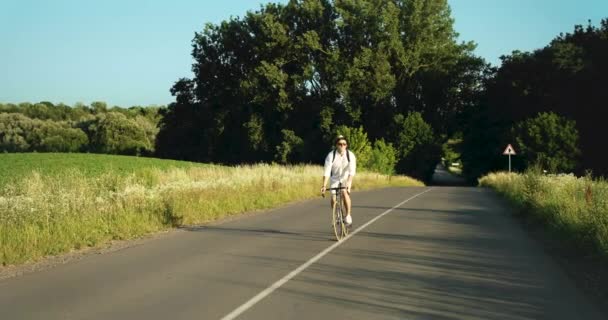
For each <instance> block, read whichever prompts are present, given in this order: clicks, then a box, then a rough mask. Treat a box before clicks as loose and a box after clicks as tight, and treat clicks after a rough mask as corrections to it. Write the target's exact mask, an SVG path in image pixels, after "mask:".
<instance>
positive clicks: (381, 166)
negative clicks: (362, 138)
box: [369, 139, 398, 175]
mask: <svg viewBox="0 0 608 320" xmlns="http://www.w3.org/2000/svg"><path fill="white" fill-rule="evenodd" d="M397 159H398V158H397V150H395V148H393V144H391V143H386V142H385V141H384V139H380V140H376V142H374V148H373V149H372V153H371V157H370V161H369V169H370V170H372V171H375V172H379V173H382V174H386V175H393V174H395V165H396V164H397Z"/></svg>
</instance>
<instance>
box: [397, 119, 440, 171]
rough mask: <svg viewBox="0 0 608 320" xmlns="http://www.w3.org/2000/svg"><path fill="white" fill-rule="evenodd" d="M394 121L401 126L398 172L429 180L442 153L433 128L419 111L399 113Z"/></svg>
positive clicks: (398, 139)
mask: <svg viewBox="0 0 608 320" xmlns="http://www.w3.org/2000/svg"><path fill="white" fill-rule="evenodd" d="M394 121H395V124H396V125H397V127H398V128H399V133H398V135H397V138H396V142H395V147H396V149H397V152H398V157H399V162H397V172H398V173H407V174H410V175H412V176H413V177H415V178H418V179H422V180H425V181H429V180H430V179H431V177H432V175H433V172H434V170H435V165H436V164H437V163H438V162H439V157H440V155H441V146H440V145H439V143H438V142H437V140H436V138H435V134H434V132H433V128H432V127H431V126H430V125H429V124H428V123H426V122H425V121H424V119H423V118H422V115H421V114H420V113H418V112H412V113H409V114H408V115H407V117H404V116H403V115H397V116H396V117H395V120H394Z"/></svg>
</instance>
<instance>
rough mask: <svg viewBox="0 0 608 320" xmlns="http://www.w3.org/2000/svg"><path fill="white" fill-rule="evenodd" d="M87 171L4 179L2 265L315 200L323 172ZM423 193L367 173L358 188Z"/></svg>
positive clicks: (402, 180) (260, 168)
mask: <svg viewBox="0 0 608 320" xmlns="http://www.w3.org/2000/svg"><path fill="white" fill-rule="evenodd" d="M64 157H66V158H70V157H71V156H68V155H64ZM103 157H105V156H103ZM98 160H102V159H101V158H100V159H98ZM124 161H130V159H129V158H128V157H124V158H121V160H120V161H119V162H124ZM155 161H161V162H162V161H163V160H155ZM68 163H69V161H68ZM5 166H6V164H5ZM82 166H83V165H82V162H78V165H75V166H69V167H67V168H63V167H62V169H61V170H60V174H58V173H57V171H54V170H50V171H48V172H47V171H44V170H35V171H31V172H29V173H24V172H20V173H19V177H18V178H15V177H9V178H5V181H10V183H8V182H7V183H4V184H2V185H0V265H11V264H21V263H24V262H29V261H35V260H38V259H40V258H42V257H45V256H49V255H57V254H61V253H65V252H68V251H71V250H73V249H80V248H84V247H90V246H100V245H103V244H105V243H108V242H109V241H111V240H121V239H131V238H136V237H139V236H143V235H145V234H149V233H152V232H156V231H160V230H164V229H168V228H172V227H175V226H179V225H188V224H200V223H205V222H209V221H213V220H217V219H220V218H223V217H225V216H228V215H234V214H238V213H242V212H246V211H251V210H259V209H267V208H272V207H275V206H278V205H281V204H285V203H288V202H292V201H297V200H304V199H310V198H313V197H316V196H318V192H319V190H318V189H319V185H320V173H321V172H322V170H321V168H320V167H317V166H276V165H254V166H241V167H222V166H200V165H178V166H163V167H161V168H158V167H155V166H154V165H151V166H143V167H141V168H137V169H132V170H131V172H130V173H128V172H127V171H125V170H118V171H117V170H113V169H108V170H93V171H90V170H86V169H83V168H82ZM84 166H85V167H87V165H84ZM41 168H43V169H44V166H41ZM49 172H50V173H49ZM421 185H422V183H421V182H419V181H416V180H414V179H411V178H408V177H402V176H393V177H388V176H383V175H380V174H375V173H364V172H363V173H360V174H358V175H357V177H356V179H355V185H354V188H355V189H357V190H364V189H370V188H377V187H386V186H421Z"/></svg>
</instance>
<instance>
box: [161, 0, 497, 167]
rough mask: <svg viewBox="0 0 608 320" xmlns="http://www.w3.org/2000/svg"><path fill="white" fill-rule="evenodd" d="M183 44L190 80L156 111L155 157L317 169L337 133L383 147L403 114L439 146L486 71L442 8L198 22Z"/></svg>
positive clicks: (367, 8)
mask: <svg viewBox="0 0 608 320" xmlns="http://www.w3.org/2000/svg"><path fill="white" fill-rule="evenodd" d="M192 44H193V51H192V56H193V58H194V60H195V63H194V65H193V67H192V69H193V72H194V77H193V78H192V79H180V80H179V81H178V82H176V84H175V85H174V86H173V88H172V93H173V94H174V96H175V102H174V103H172V104H171V105H170V106H169V108H168V109H167V110H166V112H164V113H163V116H164V117H163V120H162V121H161V131H160V133H159V138H158V140H157V152H158V154H159V155H160V156H163V157H170V158H179V159H189V160H197V161H212V162H223V163H238V162H255V161H273V160H280V161H289V162H301V161H304V162H311V161H313V162H319V161H320V159H322V158H323V156H324V153H325V152H326V151H327V148H326V147H323V145H328V144H329V143H330V142H331V140H332V138H333V136H335V134H336V129H337V128H338V127H339V126H347V127H351V128H359V127H361V128H362V130H364V132H365V133H366V134H368V135H369V139H370V141H371V143H373V142H374V141H376V140H379V139H382V138H384V139H385V140H386V141H385V142H386V143H392V142H395V140H394V139H396V137H397V136H398V132H397V131H398V130H400V128H399V127H398V126H396V125H394V118H395V116H396V115H399V114H407V113H408V112H411V111H418V112H420V113H421V115H422V116H423V117H424V119H425V120H426V121H428V122H429V123H430V124H431V125H432V126H433V127H435V126H436V127H437V129H436V130H437V134H438V136H439V135H442V134H445V133H448V131H454V130H456V129H457V128H455V127H453V126H450V125H446V123H456V121H455V119H457V118H458V117H459V115H460V114H462V113H463V111H464V110H465V109H466V108H468V107H469V106H470V105H471V98H470V97H471V92H474V91H476V90H477V89H478V88H479V86H478V82H479V80H478V77H477V75H479V74H480V73H481V72H482V71H483V69H484V68H485V67H486V66H485V63H483V61H482V60H480V59H478V58H476V57H474V56H473V55H472V54H471V51H472V49H473V45H472V44H471V43H458V42H457V34H456V33H455V32H454V30H453V19H452V18H451V16H450V9H449V6H448V5H447V1H446V0H408V1H404V0H357V1H355V0H335V1H329V0H300V1H296V0H292V1H289V2H288V3H287V4H285V5H283V4H272V3H270V4H267V5H264V6H262V7H261V8H260V9H259V10H258V11H255V12H253V11H252V12H248V13H247V14H246V15H245V16H243V17H240V18H232V19H230V20H227V21H223V22H221V23H219V24H208V25H207V26H206V27H205V29H204V30H203V31H202V32H200V33H197V34H196V36H195V38H194V40H193V42H192ZM438 79H441V80H440V81H439V80H438ZM292 143H295V144H296V145H297V146H294V148H288V145H290V144H292ZM395 145H396V144H395ZM295 150H297V152H295ZM437 158H438V156H437ZM437 160H438V159H433V160H431V161H430V162H433V161H437ZM431 166H432V164H431Z"/></svg>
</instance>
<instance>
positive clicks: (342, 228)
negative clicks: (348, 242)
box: [323, 183, 349, 241]
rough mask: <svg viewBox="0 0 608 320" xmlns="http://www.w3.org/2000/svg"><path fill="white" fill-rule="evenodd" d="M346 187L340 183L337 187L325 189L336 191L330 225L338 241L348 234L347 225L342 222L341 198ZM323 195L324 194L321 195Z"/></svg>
mask: <svg viewBox="0 0 608 320" xmlns="http://www.w3.org/2000/svg"><path fill="white" fill-rule="evenodd" d="M344 189H346V187H343V186H342V183H340V184H338V187H337V188H329V189H327V190H329V191H331V190H335V191H336V202H335V204H334V207H332V226H333V228H334V233H335V235H336V239H337V240H338V241H339V240H341V239H343V238H344V237H346V236H347V235H348V231H349V230H348V227H347V226H346V224H345V222H344V210H343V200H342V190H344ZM323 196H325V195H323Z"/></svg>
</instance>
